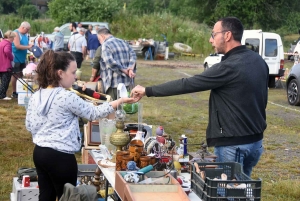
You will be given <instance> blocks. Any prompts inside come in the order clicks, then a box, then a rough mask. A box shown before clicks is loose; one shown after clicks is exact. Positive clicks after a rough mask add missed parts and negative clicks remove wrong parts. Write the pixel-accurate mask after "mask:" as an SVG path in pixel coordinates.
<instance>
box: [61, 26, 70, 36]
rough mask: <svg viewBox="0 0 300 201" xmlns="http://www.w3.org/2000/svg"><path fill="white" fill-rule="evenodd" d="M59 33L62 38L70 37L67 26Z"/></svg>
mask: <svg viewBox="0 0 300 201" xmlns="http://www.w3.org/2000/svg"><path fill="white" fill-rule="evenodd" d="M61 33H62V34H64V36H71V31H70V29H69V26H66V27H65V28H63V29H62V30H61Z"/></svg>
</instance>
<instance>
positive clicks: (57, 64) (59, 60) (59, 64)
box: [36, 50, 75, 89]
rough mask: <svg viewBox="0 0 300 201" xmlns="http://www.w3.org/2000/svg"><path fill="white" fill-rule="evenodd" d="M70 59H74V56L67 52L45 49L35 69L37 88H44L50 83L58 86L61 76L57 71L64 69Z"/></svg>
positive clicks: (66, 67)
mask: <svg viewBox="0 0 300 201" xmlns="http://www.w3.org/2000/svg"><path fill="white" fill-rule="evenodd" d="M71 61H75V58H74V57H73V55H72V54H70V53H68V52H54V51H53V50H47V51H46V52H45V53H44V54H43V55H42V57H41V60H40V62H39V64H38V66H37V69H36V72H37V82H38V84H39V88H43V89H45V88H47V87H48V86H50V85H51V86H52V87H58V86H59V81H60V79H61V78H60V77H59V75H58V73H57V71H58V70H63V71H66V70H67V69H68V67H69V65H70V63H71Z"/></svg>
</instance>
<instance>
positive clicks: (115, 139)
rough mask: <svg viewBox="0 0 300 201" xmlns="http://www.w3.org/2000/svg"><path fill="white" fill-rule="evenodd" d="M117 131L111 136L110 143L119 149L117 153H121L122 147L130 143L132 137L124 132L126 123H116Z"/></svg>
mask: <svg viewBox="0 0 300 201" xmlns="http://www.w3.org/2000/svg"><path fill="white" fill-rule="evenodd" d="M116 127H117V131H116V132H115V133H112V134H111V135H110V138H109V141H110V143H111V144H112V145H115V146H116V147H117V151H121V150H122V147H124V146H126V145H127V144H128V143H129V140H130V137H129V133H128V132H126V133H125V132H124V121H119V120H117V121H116Z"/></svg>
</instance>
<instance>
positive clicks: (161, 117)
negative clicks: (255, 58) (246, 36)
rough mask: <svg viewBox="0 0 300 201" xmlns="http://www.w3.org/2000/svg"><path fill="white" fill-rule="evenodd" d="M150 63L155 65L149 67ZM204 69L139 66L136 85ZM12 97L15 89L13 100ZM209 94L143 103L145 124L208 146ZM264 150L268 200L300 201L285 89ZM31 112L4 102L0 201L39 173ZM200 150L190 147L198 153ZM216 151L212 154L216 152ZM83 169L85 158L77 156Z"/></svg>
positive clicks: (0, 107)
mask: <svg viewBox="0 0 300 201" xmlns="http://www.w3.org/2000/svg"><path fill="white" fill-rule="evenodd" d="M149 62H150V61H149ZM185 62H187V63H195V62H199V63H202V61H201V60H197V59H191V58H185ZM82 70H83V75H82V79H83V80H88V79H89V75H90V73H91V67H90V66H89V64H88V62H85V63H84V65H83V67H82ZM202 71H203V68H176V67H174V68H159V67H151V66H142V65H138V74H137V77H136V84H140V85H142V86H150V85H155V84H160V83H163V82H166V81H169V80H173V79H179V78H182V77H186V76H187V74H189V75H194V74H197V73H201V72H202ZM10 94H11V87H10V88H9V92H8V95H10ZM208 98H209V91H206V92H199V93H193V94H185V95H178V96H171V97H164V98H143V99H142V100H141V101H140V102H141V103H143V106H144V107H143V109H144V111H143V122H144V123H147V124H149V125H162V126H164V128H165V131H166V133H168V134H170V135H171V136H172V137H173V138H174V139H175V141H176V142H178V138H179V137H180V136H181V135H182V134H185V135H187V137H188V139H189V140H191V141H193V142H194V143H200V142H202V141H203V140H205V130H206V126H207V122H208ZM269 101H270V102H274V103H277V104H280V105H282V106H284V107H286V108H282V107H279V106H277V105H273V104H270V103H269V104H268V107H267V122H268V128H267V129H266V131H265V138H264V147H265V152H264V153H263V155H262V157H261V160H260V162H259V163H258V165H257V166H256V167H255V168H254V171H253V175H252V178H253V179H258V178H260V179H262V183H263V186H262V198H263V199H262V200H264V201H269V200H270V201H286V200H289V201H296V200H299V197H300V188H299V186H300V182H299V179H300V169H299V167H300V161H299V151H300V138H299V133H300V126H299V117H300V112H297V111H295V109H296V110H298V111H300V108H299V107H293V106H289V105H288V103H287V100H286V92H285V90H284V89H270V90H269ZM25 114H26V111H25V109H24V107H22V106H18V105H17V102H16V100H13V101H1V102H0V142H1V148H0V161H1V164H0V172H1V176H0V200H1V201H2V200H3V201H6V200H9V193H10V192H11V191H12V178H13V177H14V176H16V171H17V169H18V168H19V167H33V161H32V151H33V147H34V145H33V143H32V137H31V134H30V133H29V132H28V131H27V130H26V128H25V125H24V121H25ZM126 121H127V122H137V114H133V115H128V116H127V118H126ZM198 149H199V147H197V146H191V147H188V150H189V151H197V150H198ZM286 149H288V150H286ZM210 150H212V148H211V149H210ZM76 157H77V160H78V163H81V154H80V153H78V154H76Z"/></svg>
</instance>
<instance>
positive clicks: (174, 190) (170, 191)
mask: <svg viewBox="0 0 300 201" xmlns="http://www.w3.org/2000/svg"><path fill="white" fill-rule="evenodd" d="M122 174H123V175H124V174H126V171H116V178H115V190H116V191H117V193H118V195H119V197H120V198H121V199H122V200H145V199H136V198H135V197H136V196H140V192H142V194H144V195H142V196H148V195H149V194H156V192H160V193H159V195H160V196H161V195H162V196H165V195H164V194H166V195H172V196H177V197H179V200H181V201H182V200H189V198H188V197H187V195H186V193H185V192H184V191H183V190H182V188H181V186H180V184H179V183H178V181H177V180H176V179H175V178H174V177H172V176H171V175H168V176H170V181H169V178H164V179H163V180H164V182H163V183H155V184H139V183H137V184H135V183H127V182H126V181H125V180H124V179H123V176H122ZM164 174H165V172H164V171H151V172H148V173H147V174H145V175H144V179H147V178H156V179H157V177H159V176H163V175H164ZM141 177H142V176H141ZM139 189H143V190H139ZM159 189H161V190H159ZM153 196H154V195H153ZM144 198H145V197H144ZM153 200H154V199H153ZM157 200H159V199H157ZM172 201H175V200H174V198H173V200H172Z"/></svg>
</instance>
